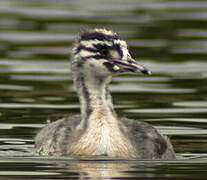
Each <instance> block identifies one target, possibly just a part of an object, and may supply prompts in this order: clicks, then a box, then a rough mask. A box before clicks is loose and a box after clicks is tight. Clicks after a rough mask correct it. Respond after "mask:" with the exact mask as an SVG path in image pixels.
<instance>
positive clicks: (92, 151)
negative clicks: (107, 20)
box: [35, 29, 175, 159]
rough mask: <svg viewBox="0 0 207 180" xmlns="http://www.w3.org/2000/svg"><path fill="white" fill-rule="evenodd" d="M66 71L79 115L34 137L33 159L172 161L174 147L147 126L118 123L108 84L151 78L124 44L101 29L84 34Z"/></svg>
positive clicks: (118, 119) (137, 122)
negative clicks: (121, 78)
mask: <svg viewBox="0 0 207 180" xmlns="http://www.w3.org/2000/svg"><path fill="white" fill-rule="evenodd" d="M71 70H72V73H73V80H74V83H75V86H76V88H77V91H78V96H79V100H80V104H81V115H75V116H70V117H67V118H64V119H61V120H58V121H56V122H53V123H51V124H48V125H46V126H45V127H44V128H43V129H42V130H41V131H40V132H39V134H38V135H37V136H36V138H35V146H36V153H37V154H38V155H46V156H51V155H52V156H108V157H112V158H142V159H175V153H174V150H173V147H172V145H171V143H170V141H169V140H168V138H167V137H164V136H162V135H161V134H159V133H158V131H157V130H156V129H155V128H153V127H152V126H151V125H149V124H147V123H145V122H139V121H136V120H132V119H127V118H119V117H117V115H116V112H115V111H114V107H113V104H112V100H111V95H110V92H109V90H108V84H109V82H110V81H111V77H112V76H113V75H116V74H120V73H135V74H150V71H148V70H147V69H146V68H145V67H143V66H141V65H139V64H137V62H136V61H135V60H134V59H132V58H131V56H130V54H129V51H128V49H127V44H126V42H125V41H123V40H121V39H120V38H119V36H118V35H117V34H116V33H115V32H113V31H111V30H106V29H91V30H86V31H84V32H82V33H80V35H79V36H78V38H77V40H76V41H75V43H74V46H73V50H72V63H71Z"/></svg>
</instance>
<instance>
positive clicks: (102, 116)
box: [71, 108, 137, 158]
mask: <svg viewBox="0 0 207 180" xmlns="http://www.w3.org/2000/svg"><path fill="white" fill-rule="evenodd" d="M71 154H72V155H75V156H76V155H77V156H81V155H82V156H92V155H97V156H98V155H107V156H110V157H119V158H127V157H129V158H133V157H136V156H137V154H136V151H135V148H134V147H133V146H132V144H131V142H130V141H129V139H127V138H126V137H125V136H124V134H123V132H121V130H120V128H119V125H118V121H117V120H116V119H115V117H114V116H113V115H112V114H111V113H110V112H109V111H107V110H106V109H104V108H97V109H96V111H95V112H93V114H92V115H91V116H90V119H88V126H87V129H86V131H84V133H83V134H82V135H81V137H80V139H79V140H78V141H77V142H75V143H73V145H72V146H71Z"/></svg>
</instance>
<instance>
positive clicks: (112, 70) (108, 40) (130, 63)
mask: <svg viewBox="0 0 207 180" xmlns="http://www.w3.org/2000/svg"><path fill="white" fill-rule="evenodd" d="M72 54H73V61H72V69H73V71H85V70H87V71H89V72H95V73H96V75H97V76H108V75H114V74H119V73H134V74H151V72H150V71H149V70H147V69H146V68H145V67H144V66H142V65H140V64H138V63H137V62H136V61H135V60H134V59H133V58H132V57H131V55H130V53H129V51H128V48H127V43H126V41H124V40H122V39H121V38H120V37H119V36H118V35H117V34H116V33H115V32H113V31H111V30H106V29H91V30H86V31H83V32H82V33H80V35H79V36H78V38H77V40H76V41H75V43H74V46H73V50H72Z"/></svg>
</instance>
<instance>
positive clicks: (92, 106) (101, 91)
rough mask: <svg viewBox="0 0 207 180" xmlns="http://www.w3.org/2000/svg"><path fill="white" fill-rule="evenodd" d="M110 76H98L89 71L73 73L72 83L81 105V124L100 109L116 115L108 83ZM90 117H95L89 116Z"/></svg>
mask: <svg viewBox="0 0 207 180" xmlns="http://www.w3.org/2000/svg"><path fill="white" fill-rule="evenodd" d="M110 81H111V77H110V76H107V77H98V76H96V75H94V74H92V73H91V72H88V73H83V72H76V73H74V83H75V85H76V88H77V91H78V95H79V101H80V105H81V117H82V125H83V126H84V127H85V126H87V124H88V121H89V119H90V118H91V117H92V116H93V115H94V114H97V111H98V110H102V111H104V112H105V113H104V114H103V116H104V115H106V114H107V115H108V116H114V117H115V116H116V115H115V111H114V108H113V104H112V99H111V95H110V92H109V90H108V84H109V82H110ZM91 119H96V117H95V118H91Z"/></svg>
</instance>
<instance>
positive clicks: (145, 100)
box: [0, 0, 207, 179]
mask: <svg viewBox="0 0 207 180" xmlns="http://www.w3.org/2000/svg"><path fill="white" fill-rule="evenodd" d="M206 9H207V3H206V2H205V1H196V2H192V1H167V0H166V1H159V0H157V1H138V0H137V1H132V0H128V1H124V2H122V1H115V0H112V1H106V0H104V1H102V0H101V1H92V0H87V1H80V0H77V1H65V0H61V1H54V0H51V1H48V0H41V1H40V0H36V1H32V0H31V1H26V0H2V1H1V2H0V178H2V179H5V178H8V179H11V178H14V177H15V178H21V179H26V178H33V179H36V178H40V179H52V178H55V179H64V178H65V179H81V178H89V177H90V178H94V179H98V177H99V178H106V179H107V178H108V179H110V178H122V179H137V178H140V179H150V178H157V179H169V178H172V179H176V178H177V179H183V178H195V179H198V178H205V177H206V175H207V171H206V169H207V145H206V144H207V138H206V137H207V131H206V128H207V118H206V117H207V85H206V84H207V80H206V77H207V71H206V69H207V61H206V58H207V41H206V40H207V29H206V27H207V26H206V21H207V11H206ZM94 27H106V28H109V29H113V30H115V31H117V32H118V33H119V34H120V35H121V36H122V37H123V38H124V39H126V40H127V42H128V43H129V46H130V47H129V48H130V51H131V54H132V56H133V57H134V58H135V59H137V61H139V63H140V64H143V65H145V66H146V67H148V69H150V70H151V71H152V73H153V74H152V75H151V76H134V75H133V76H132V75H122V76H116V77H114V79H113V82H112V83H111V85H110V89H111V91H112V95H113V100H114V104H115V109H116V111H117V113H119V114H120V115H122V116H127V117H129V118H133V119H136V120H140V121H146V122H149V123H151V124H152V125H153V126H155V127H156V128H157V129H158V130H159V131H160V132H161V133H163V134H166V135H170V137H171V140H172V143H173V146H174V147H175V151H176V155H177V160H175V161H146V160H137V159H127V160H120V159H119V160H117V159H116V160H114V159H103V158H101V157H99V158H92V159H91V158H83V159H77V158H72V157H61V158H57V157H36V156H34V141H33V138H34V136H35V134H36V133H37V132H38V131H39V129H40V128H41V127H43V126H44V125H45V124H46V123H47V122H48V121H55V120H57V119H59V118H61V117H63V116H65V115H67V114H70V113H74V114H75V113H79V102H78V98H77V96H76V92H75V90H74V88H73V83H72V78H71V72H70V69H69V64H70V63H69V54H70V53H71V48H70V47H71V44H72V42H73V40H74V38H75V36H76V34H77V32H78V31H79V30H80V29H84V28H94ZM201 172H202V173H201Z"/></svg>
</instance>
